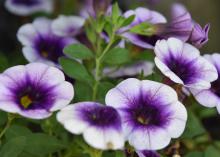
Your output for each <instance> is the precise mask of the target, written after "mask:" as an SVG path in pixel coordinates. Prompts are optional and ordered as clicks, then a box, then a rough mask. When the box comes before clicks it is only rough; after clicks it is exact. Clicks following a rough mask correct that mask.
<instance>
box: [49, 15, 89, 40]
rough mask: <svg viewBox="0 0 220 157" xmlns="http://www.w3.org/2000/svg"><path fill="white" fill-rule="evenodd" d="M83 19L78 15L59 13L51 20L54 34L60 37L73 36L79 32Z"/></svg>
mask: <svg viewBox="0 0 220 157" xmlns="http://www.w3.org/2000/svg"><path fill="white" fill-rule="evenodd" d="M84 23H85V19H84V18H81V17H79V16H64V15H60V16H59V17H58V18H57V19H55V20H54V21H53V22H52V30H53V32H54V34H56V35H58V36H62V37H71V36H72V37H73V36H75V35H77V34H79V33H80V32H81V29H82V27H83V25H84Z"/></svg>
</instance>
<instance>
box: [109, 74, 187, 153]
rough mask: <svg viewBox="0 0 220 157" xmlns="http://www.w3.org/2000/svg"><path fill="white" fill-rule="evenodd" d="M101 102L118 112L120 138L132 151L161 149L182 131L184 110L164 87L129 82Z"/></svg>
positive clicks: (140, 82)
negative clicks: (121, 134)
mask: <svg viewBox="0 0 220 157" xmlns="http://www.w3.org/2000/svg"><path fill="white" fill-rule="evenodd" d="M105 101H106V104H107V105H108V106H112V107H114V108H116V110H117V111H118V112H119V114H120V116H121V119H122V128H123V133H124V136H125V138H126V140H128V142H129V144H130V145H132V146H133V147H134V148H135V149H136V150H158V149H162V148H164V147H166V146H167V145H168V144H169V143H170V140H171V138H177V137H179V136H180V135H181V134H182V133H183V131H184V129H185V125H186V120H187V112H186V109H185V107H184V106H183V105H182V104H181V103H180V102H179V101H178V98H177V94H176V92H175V91H174V90H173V89H172V88H171V87H169V86H167V85H164V84H161V83H157V82H154V81H149V80H143V81H140V80H138V79H134V78H130V79H127V80H125V81H122V82H121V83H120V84H119V85H117V86H116V87H115V88H113V89H111V90H110V91H109V92H108V93H107V95H106V98H105Z"/></svg>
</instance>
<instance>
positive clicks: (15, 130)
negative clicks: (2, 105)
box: [5, 125, 32, 139]
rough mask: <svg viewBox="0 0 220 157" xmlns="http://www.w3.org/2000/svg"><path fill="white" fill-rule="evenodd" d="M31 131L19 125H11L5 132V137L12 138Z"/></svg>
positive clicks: (25, 134)
mask: <svg viewBox="0 0 220 157" xmlns="http://www.w3.org/2000/svg"><path fill="white" fill-rule="evenodd" d="M31 133H32V132H31V131H30V130H29V129H28V128H27V127H23V126H19V125H12V126H11V127H10V128H8V130H7V131H6V133H5V136H6V138H7V139H12V138H15V137H19V136H27V135H29V134H31Z"/></svg>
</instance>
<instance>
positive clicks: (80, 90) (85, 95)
mask: <svg viewBox="0 0 220 157" xmlns="http://www.w3.org/2000/svg"><path fill="white" fill-rule="evenodd" d="M74 89H75V91H76V92H75V93H76V95H75V100H76V101H89V100H91V99H92V88H91V87H90V86H88V85H86V84H85V83H83V82H80V81H76V82H75V84H74Z"/></svg>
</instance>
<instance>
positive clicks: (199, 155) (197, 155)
mask: <svg viewBox="0 0 220 157" xmlns="http://www.w3.org/2000/svg"><path fill="white" fill-rule="evenodd" d="M184 157H203V152H198V151H195V152H190V153H188V154H187V155H185V156H184Z"/></svg>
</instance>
